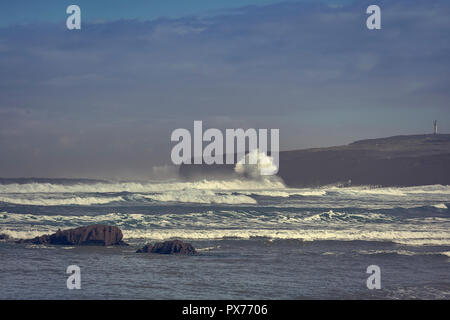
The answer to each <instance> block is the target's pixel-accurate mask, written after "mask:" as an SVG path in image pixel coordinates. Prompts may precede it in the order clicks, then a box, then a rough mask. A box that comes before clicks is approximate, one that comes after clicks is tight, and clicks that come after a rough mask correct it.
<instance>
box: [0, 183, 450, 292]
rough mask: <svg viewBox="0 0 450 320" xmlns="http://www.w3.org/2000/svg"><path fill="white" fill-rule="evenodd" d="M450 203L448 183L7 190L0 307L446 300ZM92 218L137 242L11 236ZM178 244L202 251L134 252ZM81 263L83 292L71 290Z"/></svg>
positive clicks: (1, 226) (8, 186)
mask: <svg viewBox="0 0 450 320" xmlns="http://www.w3.org/2000/svg"><path fill="white" fill-rule="evenodd" d="M449 208H450V186H443V185H429V186H416V187H377V186H354V187H352V186H347V187H342V186H338V185H334V186H324V187H318V188H289V187H286V186H285V185H284V184H283V182H282V181H280V180H278V179H277V178H275V177H265V178H258V179H247V180H245V179H228V180H220V179H219V180H198V181H190V182H189V181H178V180H167V181H146V182H133V181H126V182H107V181H94V182H92V181H81V182H80V181H77V180H74V181H70V180H69V181H67V180H65V181H64V182H61V181H60V180H57V179H55V180H52V179H47V180H46V181H44V182H43V181H27V182H25V183H23V182H21V183H11V182H2V184H0V234H6V235H8V236H9V237H10V240H2V241H0V257H1V258H0V286H1V290H0V299H274V300H276V299H449V298H450V209H449ZM92 224H106V225H111V226H117V227H119V228H120V229H121V230H122V232H123V234H124V241H125V242H127V243H128V244H129V246H112V247H91V246H89V247H75V246H51V245H48V246H47V245H32V244H18V243H15V241H14V240H16V239H26V238H33V237H36V236H39V235H43V234H49V233H54V232H56V231H57V230H58V229H62V230H64V229H69V228H75V227H79V226H87V225H92ZM170 239H179V240H182V241H183V242H188V243H191V244H192V245H193V246H194V247H195V248H196V250H197V251H198V254H196V255H192V256H184V255H163V254H138V253H136V249H138V248H140V247H142V246H143V245H145V244H147V243H152V244H154V243H156V242H162V241H166V240H170ZM73 265H76V266H78V267H79V268H80V283H81V287H80V289H69V288H68V287H67V280H68V278H69V277H70V275H71V274H70V273H67V268H68V267H69V266H73ZM373 266H376V267H378V268H379V269H378V271H379V272H378V273H377V277H378V278H377V279H378V280H377V281H378V284H379V286H378V287H374V286H373V285H372V286H371V285H368V282H370V283H372V284H373V283H374V282H373V276H374V274H373ZM371 277H372V280H370V279H369V278H371Z"/></svg>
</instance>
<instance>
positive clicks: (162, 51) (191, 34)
mask: <svg viewBox="0 0 450 320" xmlns="http://www.w3.org/2000/svg"><path fill="white" fill-rule="evenodd" d="M377 3H378V4H379V5H380V6H381V8H382V30H380V31H369V30H367V28H366V27H365V19H366V17H367V15H366V14H365V9H366V7H367V6H368V5H369V4H372V3H369V2H367V1H355V2H354V3H353V4H350V5H342V6H336V5H334V6H328V5H325V4H317V3H316V4H311V3H309V4H305V3H303V4H302V3H282V4H277V5H271V6H265V7H253V6H252V7H245V8H239V9H236V10H229V11H227V12H226V13H224V14H222V15H217V16H214V17H208V18H201V19H200V18H195V17H189V18H181V19H173V20H169V19H159V20H155V21H147V22H145V21H144V22H142V21H134V20H133V21H129V20H120V21H111V22H104V23H97V24H85V25H83V28H82V30H81V31H68V30H65V25H64V24H61V25H59V24H58V25H55V24H38V25H27V26H21V27H8V28H2V29H0V144H1V148H2V159H1V166H0V176H30V175H34V176H68V177H69V176H90V177H122V178H123V177H130V178H136V177H149V176H151V175H152V172H153V173H154V170H153V171H152V167H153V166H163V165H165V164H167V163H170V159H169V157H170V148H171V144H170V133H171V131H172V130H173V129H175V128H178V127H187V128H191V127H192V124H193V120H195V119H198V120H203V121H204V124H205V126H209V127H219V128H225V127H229V128H235V127H261V128H280V129H281V144H282V147H283V148H284V149H292V148H297V147H307V146H323V145H333V144H339V143H346V142H350V141H353V140H356V139H361V138H367V137H380V136H386V135H394V134H405V133H415V132H421V133H422V132H427V131H430V128H431V123H432V120H433V119H435V118H437V119H438V120H439V121H440V124H441V125H440V128H441V130H447V131H449V130H450V112H449V111H450V110H449V108H450V107H449V91H448V87H449V75H450V73H449V71H450V70H449V69H450V61H449V57H450V41H449V40H450V32H449V31H450V19H449V18H448V17H449V16H450V4H448V2H447V1H425V0H415V1H411V0H400V1H395V2H393V1H377Z"/></svg>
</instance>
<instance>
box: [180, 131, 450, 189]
mask: <svg viewBox="0 0 450 320" xmlns="http://www.w3.org/2000/svg"><path fill="white" fill-rule="evenodd" d="M232 172H233V166H207V165H200V166H199V165H197V166H194V165H190V166H188V165H185V166H181V168H180V174H181V175H182V176H184V177H188V178H191V177H194V176H196V177H211V176H215V177H217V176H226V175H227V174H228V175H229V174H232ZM278 176H280V177H281V178H282V179H283V180H284V182H285V183H286V185H288V186H290V187H310V186H321V185H327V184H335V183H344V184H348V183H349V182H350V181H351V185H381V186H414V185H428V184H444V185H447V184H450V135H448V134H439V135H411V136H396V137H389V138H381V139H371V140H362V141H357V142H354V143H351V144H349V145H345V146H338V147H331V148H316V149H305V150H294V151H284V152H280V170H279V172H278Z"/></svg>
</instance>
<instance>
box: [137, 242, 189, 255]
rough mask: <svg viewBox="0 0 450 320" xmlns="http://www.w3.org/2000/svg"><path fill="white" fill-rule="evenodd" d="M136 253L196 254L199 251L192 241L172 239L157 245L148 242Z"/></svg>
mask: <svg viewBox="0 0 450 320" xmlns="http://www.w3.org/2000/svg"><path fill="white" fill-rule="evenodd" d="M136 253H159V254H186V255H190V254H196V253H197V251H196V250H195V248H194V247H193V246H192V245H191V244H190V243H184V242H182V241H180V240H172V241H165V242H159V243H155V245H153V246H152V245H151V244H146V245H145V246H144V247H143V248H141V249H138V250H137V251H136Z"/></svg>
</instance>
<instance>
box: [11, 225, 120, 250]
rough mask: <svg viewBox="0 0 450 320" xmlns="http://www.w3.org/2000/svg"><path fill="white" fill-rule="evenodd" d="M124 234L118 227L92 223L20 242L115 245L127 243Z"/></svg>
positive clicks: (20, 241)
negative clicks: (124, 240)
mask: <svg viewBox="0 0 450 320" xmlns="http://www.w3.org/2000/svg"><path fill="white" fill-rule="evenodd" d="M122 239H123V234H122V231H121V230H120V229H119V228H118V227H114V226H106V225H99V224H97V225H91V226H87V227H79V228H75V229H68V230H64V231H61V230H58V231H57V232H56V233H54V234H51V235H47V234H46V235H43V236H40V237H36V238H33V239H25V240H23V239H22V240H19V241H17V242H18V243H32V244H58V245H75V246H89V245H91V246H114V245H127V244H126V243H125V242H123V241H122Z"/></svg>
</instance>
